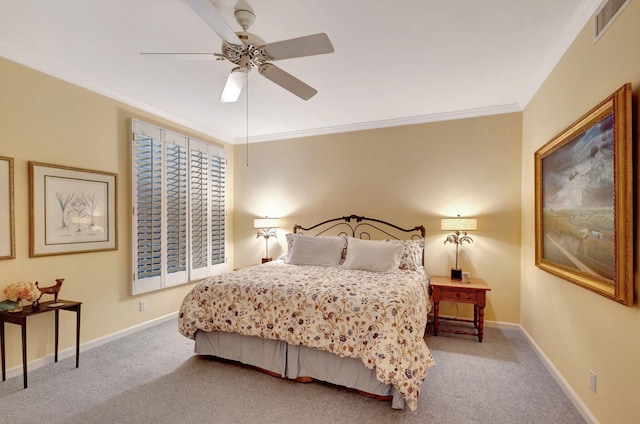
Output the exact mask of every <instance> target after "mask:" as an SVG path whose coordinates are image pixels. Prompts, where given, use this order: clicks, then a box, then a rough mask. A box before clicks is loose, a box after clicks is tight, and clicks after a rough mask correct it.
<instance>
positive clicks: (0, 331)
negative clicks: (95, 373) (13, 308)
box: [0, 299, 82, 389]
mask: <svg viewBox="0 0 640 424" xmlns="http://www.w3.org/2000/svg"><path fill="white" fill-rule="evenodd" d="M52 305H55V306H52ZM81 305H82V302H76V301H73V300H60V299H58V302H57V303H55V304H54V301H49V302H43V303H41V304H40V306H39V308H38V309H36V310H34V309H33V306H25V307H24V309H23V310H22V311H21V312H8V311H0V347H1V348H2V381H5V380H6V379H7V373H6V363H5V352H6V350H5V344H4V323H5V322H8V323H11V324H17V325H19V326H20V327H22V376H23V380H24V388H25V389H26V388H27V318H28V317H30V316H33V315H38V314H43V313H46V312H52V311H53V312H55V316H56V318H55V321H56V324H55V357H54V359H55V362H58V326H59V322H60V321H59V314H60V310H63V311H72V312H75V313H76V368H78V366H79V365H80V306H81Z"/></svg>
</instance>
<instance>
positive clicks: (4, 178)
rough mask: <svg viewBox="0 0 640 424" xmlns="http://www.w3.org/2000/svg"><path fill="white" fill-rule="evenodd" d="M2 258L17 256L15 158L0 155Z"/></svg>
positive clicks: (0, 240)
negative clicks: (14, 203)
mask: <svg viewBox="0 0 640 424" xmlns="http://www.w3.org/2000/svg"><path fill="white" fill-rule="evenodd" d="M0 205H1V206H0V259H14V258H15V257H16V241H15V240H16V239H15V221H14V219H15V213H14V205H13V158H8V157H4V156H0Z"/></svg>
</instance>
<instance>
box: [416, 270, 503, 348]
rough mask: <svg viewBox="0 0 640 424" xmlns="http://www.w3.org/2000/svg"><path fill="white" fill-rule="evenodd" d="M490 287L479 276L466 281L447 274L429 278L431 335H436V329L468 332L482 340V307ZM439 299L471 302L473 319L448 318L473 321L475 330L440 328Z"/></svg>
mask: <svg viewBox="0 0 640 424" xmlns="http://www.w3.org/2000/svg"><path fill="white" fill-rule="evenodd" d="M490 290H491V288H490V287H489V286H488V285H487V283H485V282H484V280H482V279H480V278H471V279H469V282H468V283H463V282H461V281H460V280H452V279H451V278H449V277H448V276H446V277H445V276H440V275H435V276H431V277H430V278H429V292H430V293H431V298H432V300H433V320H434V322H433V335H434V336H437V335H438V331H442V332H443V333H455V334H468V335H471V336H478V340H479V341H480V342H482V337H483V335H484V307H485V305H486V293H487V292H488V291H490ZM440 301H447V302H457V303H471V304H473V320H468V319H461V318H450V319H449V320H451V321H462V322H473V326H474V327H475V329H476V330H475V331H464V330H454V329H449V328H446V329H444V328H443V329H440V325H439V324H440V323H439V319H440Z"/></svg>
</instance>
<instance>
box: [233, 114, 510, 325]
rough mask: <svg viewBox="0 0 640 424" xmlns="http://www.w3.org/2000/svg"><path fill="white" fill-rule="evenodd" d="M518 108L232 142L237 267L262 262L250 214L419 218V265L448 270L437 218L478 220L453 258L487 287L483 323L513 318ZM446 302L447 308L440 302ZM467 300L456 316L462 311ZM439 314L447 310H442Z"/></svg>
mask: <svg viewBox="0 0 640 424" xmlns="http://www.w3.org/2000/svg"><path fill="white" fill-rule="evenodd" d="M521 125H522V122H521V114H520V113H513V114H504V115H495V116H487V117H482V118H473V119H464V120H457V121H446V122H438V123H430V124H422V125H410V126H404V127H394V128H386V129H377V130H369V131H358V132H351V133H342V134H334V135H326V136H317V137H308V138H303V139H294V140H281V141H273V142H265V143H254V144H250V145H249V166H246V159H245V157H246V150H245V149H246V146H244V145H238V146H235V151H236V153H235V157H236V163H235V170H236V176H235V184H236V187H235V199H236V203H235V206H236V209H235V221H236V228H235V231H236V237H235V246H236V249H235V253H236V261H235V265H236V267H242V266H247V265H250V264H255V263H259V262H260V258H261V257H262V256H263V255H264V250H265V246H264V240H263V239H259V240H256V233H255V230H254V229H253V228H252V222H253V221H252V219H253V218H254V217H260V216H265V215H267V216H271V217H275V216H278V217H281V219H282V221H281V227H282V228H281V230H280V234H281V236H280V237H279V238H278V239H277V240H275V241H274V240H271V241H270V243H271V244H270V246H271V248H270V253H272V254H273V256H277V255H279V254H280V253H281V252H282V247H283V246H284V237H282V235H283V234H284V233H285V232H290V231H291V230H292V227H293V225H294V224H296V223H297V224H302V225H311V224H315V223H317V222H320V221H322V220H325V219H329V218H334V217H339V216H344V215H349V214H352V213H355V214H358V215H365V216H368V217H373V218H379V219H383V220H387V221H392V222H394V223H396V224H399V225H401V226H403V227H414V226H416V225H419V224H423V225H424V226H425V227H426V229H427V234H426V259H425V266H426V269H427V271H428V272H429V273H431V274H434V275H437V274H447V273H448V272H449V268H450V267H451V266H452V265H453V261H454V248H453V246H452V245H449V244H448V245H446V246H445V245H444V244H443V242H444V238H445V235H446V234H447V233H445V232H442V231H440V218H442V217H451V216H455V215H457V214H460V215H461V216H473V217H477V218H478V231H475V232H474V233H473V234H472V237H473V239H474V243H473V244H471V245H469V244H465V245H464V246H463V248H462V250H461V253H460V257H461V264H462V267H463V268H464V269H465V270H468V271H470V272H471V273H472V275H475V276H478V277H482V278H484V279H485V280H486V281H487V282H488V283H489V285H490V286H491V288H492V291H491V293H490V294H489V296H488V306H487V309H486V317H487V319H488V320H495V321H502V322H509V323H518V322H519V314H520V310H519V298H520V282H519V278H520V277H519V276H520V154H521V150H520V142H521V131H522V126H521ZM443 306H445V305H443ZM466 306H468V305H462V306H460V313H461V314H464V315H466V316H470V315H469V314H470V313H471V309H470V308H466ZM444 313H452V314H454V313H455V309H452V308H451V305H449V307H447V308H445V309H444Z"/></svg>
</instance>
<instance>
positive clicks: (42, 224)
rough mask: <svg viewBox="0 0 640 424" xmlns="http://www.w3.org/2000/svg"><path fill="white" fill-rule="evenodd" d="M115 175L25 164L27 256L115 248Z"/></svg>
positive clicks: (66, 167)
mask: <svg viewBox="0 0 640 424" xmlns="http://www.w3.org/2000/svg"><path fill="white" fill-rule="evenodd" d="M116 193H117V175H116V174H113V173H110V172H101V171H92V170H88V169H80V168H71V167H68V166H60V165H51V164H45V163H38V162H29V256H30V257H37V256H50V255H64V254H70V253H84V252H96V251H102V250H115V249H117V248H118V240H117V234H118V231H117V210H118V208H117V204H116V202H117V200H116V197H117V196H116Z"/></svg>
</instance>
